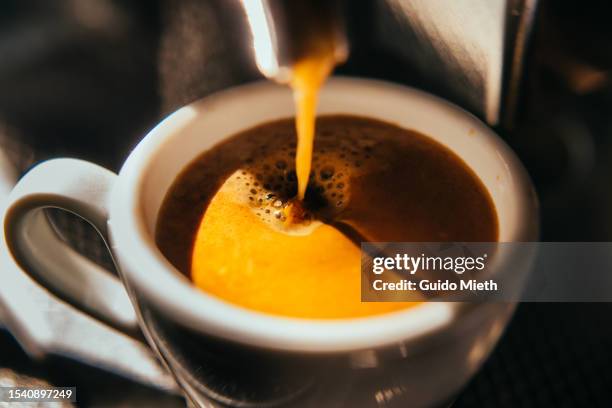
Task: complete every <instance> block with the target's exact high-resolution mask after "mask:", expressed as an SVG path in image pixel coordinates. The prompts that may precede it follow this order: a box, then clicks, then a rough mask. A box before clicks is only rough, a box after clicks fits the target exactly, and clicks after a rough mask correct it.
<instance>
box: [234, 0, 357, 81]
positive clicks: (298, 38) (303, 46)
mask: <svg viewBox="0 0 612 408" xmlns="http://www.w3.org/2000/svg"><path fill="white" fill-rule="evenodd" d="M241 5H242V7H243V9H244V11H245V14H246V19H247V24H248V26H249V28H250V31H251V36H252V43H253V44H252V45H253V54H254V57H255V62H256V64H257V68H258V69H259V71H260V72H261V73H262V74H263V75H264V76H265V77H266V78H269V79H272V80H275V81H277V82H281V83H285V82H287V81H288V80H289V79H290V76H291V69H292V66H293V65H294V63H295V62H297V61H299V60H300V59H303V58H306V57H308V56H310V55H311V54H312V53H315V52H317V49H320V47H322V46H326V47H329V46H331V47H333V54H334V56H335V59H336V61H337V62H342V61H344V60H345V59H346V57H347V54H348V43H347V39H346V34H345V24H344V18H343V14H344V13H343V1H341V0H241Z"/></svg>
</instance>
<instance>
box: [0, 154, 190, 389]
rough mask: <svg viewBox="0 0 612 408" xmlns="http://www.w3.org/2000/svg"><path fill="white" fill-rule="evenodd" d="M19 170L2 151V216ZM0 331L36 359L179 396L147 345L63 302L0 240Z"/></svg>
mask: <svg viewBox="0 0 612 408" xmlns="http://www.w3.org/2000/svg"><path fill="white" fill-rule="evenodd" d="M16 180H17V170H16V169H15V168H14V167H13V166H12V164H11V161H10V160H9V159H8V158H7V155H6V154H5V153H4V151H2V150H1V148H0V214H2V213H4V208H5V203H4V200H5V198H6V196H7V195H8V193H9V192H10V190H11V188H12V186H13V185H14V183H15V182H16ZM0 282H1V284H0V328H2V327H3V326H4V327H5V328H6V329H7V330H8V331H9V332H10V333H11V334H12V335H13V336H14V337H15V339H16V340H17V342H18V343H19V344H20V345H21V347H22V348H23V349H24V350H25V352H26V353H27V354H28V355H30V356H31V357H32V358H35V359H38V360H41V359H44V358H45V357H46V356H50V355H57V356H62V357H66V358H70V359H74V360H76V361H79V362H81V363H84V364H87V365H91V366H94V367H97V368H100V369H103V370H106V371H109V372H111V373H113V374H116V375H119V376H123V377H124V378H128V379H131V380H133V381H137V382H139V383H142V384H144V385H147V386H151V387H154V388H157V389H160V390H162V391H165V392H170V393H179V390H178V387H177V385H176V383H175V381H174V379H173V377H172V376H171V375H170V374H169V373H168V372H167V371H166V370H165V369H164V368H163V367H162V366H161V365H160V363H159V362H158V361H157V359H156V357H155V355H154V353H153V352H152V351H151V349H149V348H148V346H147V345H145V344H144V343H142V342H140V341H138V340H136V339H133V338H131V337H129V336H127V335H125V334H122V333H120V332H118V331H116V330H115V329H112V328H110V327H108V326H106V325H104V324H102V323H100V322H99V321H97V320H95V319H94V318H92V317H90V316H88V315H86V314H84V313H82V312H80V311H78V310H76V309H75V308H73V307H72V306H70V305H68V304H66V303H64V302H62V301H60V300H58V299H57V298H55V297H54V296H52V295H51V294H50V293H49V292H48V291H46V290H45V289H44V288H43V287H41V286H40V285H38V284H37V283H36V282H34V281H33V280H32V279H31V278H30V277H29V276H28V275H27V274H26V273H25V272H23V271H22V270H21V269H20V268H19V266H18V265H16V264H15V263H14V261H13V260H12V258H11V257H10V255H9V254H8V252H7V250H6V243H5V241H4V235H3V234H2V237H1V239H0Z"/></svg>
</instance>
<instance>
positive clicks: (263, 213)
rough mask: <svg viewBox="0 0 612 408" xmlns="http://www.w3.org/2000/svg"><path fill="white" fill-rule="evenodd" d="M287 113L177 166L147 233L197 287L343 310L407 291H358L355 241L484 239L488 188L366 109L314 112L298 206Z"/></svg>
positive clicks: (266, 304) (250, 301)
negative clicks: (367, 298)
mask: <svg viewBox="0 0 612 408" xmlns="http://www.w3.org/2000/svg"><path fill="white" fill-rule="evenodd" d="M295 155H296V134H295V122H294V120H293V119H292V118H288V119H283V120H279V121H274V122H269V123H265V124H262V125H259V126H257V127H254V128H251V129H248V130H246V131H243V132H241V133H239V134H236V135H234V136H233V137H230V138H229V139H226V140H225V141H223V142H221V143H219V144H218V145H216V146H214V147H213V148H211V149H210V150H208V151H206V152H203V153H202V154H201V155H200V156H199V157H198V158H196V159H195V160H194V161H193V162H191V163H190V164H188V165H187V166H186V167H185V168H184V170H183V171H182V172H181V173H180V174H179V175H178V176H177V178H176V180H175V181H174V183H173V185H172V187H171V188H170V190H169V192H168V193H167V195H166V197H165V200H164V203H163V206H162V208H161V210H160V213H159V218H158V220H157V228H156V242H157V245H158V246H159V248H160V249H161V251H162V252H163V253H164V255H165V256H166V257H167V258H168V260H170V262H171V263H172V264H174V266H175V267H176V268H177V269H179V270H180V271H182V272H183V273H184V274H185V275H187V276H188V277H189V278H190V279H191V280H192V281H193V283H194V284H195V285H196V286H197V287H199V288H200V289H202V290H203V291H205V292H207V293H209V294H212V295H214V296H217V297H219V298H221V299H223V300H225V301H228V302H231V303H233V304H236V305H238V306H242V307H245V308H248V309H252V310H256V311H260V312H264V313H269V314H274V315H283V316H290V317H301V318H328V319H329V318H352V317H363V316H369V315H376V314H382V313H387V312H391V311H394V310H399V309H404V308H409V307H412V306H414V305H415V304H416V303H417V302H361V291H360V288H361V263H360V262H361V258H360V256H361V255H360V243H361V242H363V241H371V242H391V241H395V242H406V241H414V242H440V241H449V242H451V241H474V242H490V241H497V239H498V220H497V214H496V210H495V207H494V205H493V202H492V199H491V197H490V195H489V193H488V191H487V189H486V188H485V187H484V185H483V184H482V182H481V181H480V179H479V178H478V177H477V176H476V174H475V173H474V172H473V171H472V170H471V169H470V168H469V167H468V166H467V165H466V164H465V163H464V162H463V160H462V159H461V158H459V157H458V156H457V155H456V154H455V153H453V152H452V151H450V150H449V149H448V148H446V147H445V146H443V145H441V144H439V143H438V142H436V141H434V140H433V139H431V138H429V137H427V136H426V135H423V134H420V133H418V132H415V131H412V130H407V129H403V128H400V127H398V126H395V125H393V124H390V123H385V122H382V121H379V120H374V119H370V118H363V117H356V116H344V115H331V116H320V117H318V118H317V128H316V137H315V143H314V152H313V161H312V167H311V172H310V178H309V180H308V187H307V189H306V193H305V196H304V199H303V201H301V204H300V206H299V207H300V208H299V209H298V210H296V206H295V197H296V195H297V193H298V191H297V190H298V183H297V177H296V172H295V165H294V163H295Z"/></svg>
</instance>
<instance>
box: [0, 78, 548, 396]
mask: <svg viewBox="0 0 612 408" xmlns="http://www.w3.org/2000/svg"><path fill="white" fill-rule="evenodd" d="M318 112H319V114H348V115H356V116H362V117H368V118H373V119H379V120H383V121H386V122H389V123H393V124H396V125H398V126H400V127H402V128H406V129H413V130H416V131H418V132H420V133H422V134H424V135H427V136H428V137H430V138H432V139H433V140H435V141H437V142H439V143H441V144H442V145H444V146H446V147H448V148H449V149H450V150H452V151H453V152H454V153H456V154H457V155H458V156H459V157H460V158H462V159H463V160H464V161H465V163H466V164H467V165H468V166H469V167H470V168H471V169H472V170H473V171H474V173H475V174H476V175H477V176H478V177H479V178H480V180H481V181H482V183H483V184H484V186H485V187H486V189H487V190H488V192H489V193H490V195H491V198H492V201H493V203H494V206H495V210H496V212H497V216H498V221H499V241H500V242H523V241H535V240H537V234H538V227H537V226H538V214H537V200H536V197H535V194H534V192H533V188H532V185H531V183H530V181H529V178H528V176H527V173H526V171H525V169H524V168H523V166H522V165H521V163H520V162H519V160H518V159H517V157H516V156H515V155H514V153H513V152H512V151H511V150H510V149H509V148H508V146H507V145H506V144H505V143H504V142H503V141H502V139H501V138H500V137H498V136H497V135H496V134H495V133H494V132H493V131H492V130H491V129H490V128H488V127H487V126H486V125H484V124H483V123H482V122H481V121H479V120H478V119H477V118H475V117H474V116H472V115H470V114H469V113H467V112H465V111H464V110H462V109H460V108H458V107H456V106H455V105H452V104H451V103H449V102H447V101H445V100H442V99H439V98H437V97H435V96H432V95H430V94H427V93H424V92H421V91H418V90H415V89H412V88H407V87H403V86H399V85H394V84H390V83H385V82H380V81H374V80H365V79H353V78H332V79H331V80H330V81H328V83H327V84H326V85H325V87H324V88H323V89H322V92H321V95H320V102H319V108H318ZM293 115H294V105H293V100H292V95H291V92H290V90H289V89H288V88H286V87H282V86H279V85H275V84H272V83H255V84H250V85H245V86H240V87H236V88H233V89H230V90H227V91H223V92H220V93H218V94H215V95H212V96H209V97H206V98H204V99H202V100H199V101H197V102H194V103H192V104H190V105H188V106H185V107H183V108H181V109H179V110H178V111H176V112H175V113H173V114H171V115H170V116H168V117H167V118H166V119H164V120H163V121H162V122H161V123H160V124H159V125H157V126H156V127H155V128H154V129H153V130H152V131H151V132H150V133H149V134H148V135H147V136H146V137H145V138H144V139H143V140H142V141H141V142H140V143H139V144H138V146H137V147H136V148H135V149H134V150H133V151H132V153H131V154H130V156H129V157H128V159H127V161H126V162H125V164H124V165H123V167H122V169H121V171H120V172H119V174H118V175H117V174H114V173H112V172H110V171H108V170H106V169H103V168H101V167H99V166H97V165H95V164H92V163H88V162H84V161H80V160H74V159H55V160H49V161H46V162H42V163H40V164H39V165H37V166H36V167H34V168H32V169H31V170H30V171H29V172H28V173H27V174H26V175H25V176H23V178H22V179H21V180H20V181H19V183H18V184H17V186H16V187H15V188H14V190H13V191H12V193H11V195H10V197H9V200H8V203H7V210H6V212H5V215H4V220H3V226H4V239H5V240H6V244H7V247H8V248H9V251H10V255H11V256H12V257H13V259H14V261H15V262H17V263H18V264H19V265H20V266H21V267H22V268H23V269H25V270H26V271H27V272H28V273H29V274H30V275H31V276H33V277H34V278H36V279H37V280H38V281H39V282H41V283H42V284H44V285H45V286H47V287H48V288H49V289H51V290H52V291H53V292H54V293H56V294H57V295H58V296H60V297H62V298H64V299H66V300H69V301H70V302H71V303H73V304H74V305H76V306H78V307H80V308H82V309H83V310H85V311H87V312H89V313H90V314H92V315H94V316H97V317H98V318H100V319H102V320H104V321H105V322H107V323H109V324H111V325H114V326H115V327H119V328H129V327H130V325H131V324H132V323H133V321H134V310H133V309H131V306H130V307H127V308H126V299H127V297H126V294H125V291H124V289H125V288H127V290H128V293H129V294H130V299H131V300H132V303H133V307H134V308H135V309H136V310H137V312H138V313H137V314H136V315H137V316H138V322H139V323H140V325H141V327H142V328H143V330H144V331H145V334H146V335H147V336H146V337H147V340H148V341H149V342H150V344H151V346H152V347H153V349H154V350H156V351H158V352H159V354H160V357H161V358H162V359H163V360H164V361H165V362H166V363H167V365H168V368H169V369H170V370H171V371H172V373H173V374H174V375H175V376H176V378H177V382H178V383H179V385H181V386H183V388H184V390H185V392H186V394H187V395H188V396H189V397H190V398H191V400H192V402H193V401H195V403H199V404H204V403H211V404H214V403H219V404H225V405H226V406H227V405H229V406H244V407H246V406H272V405H279V404H280V405H282V404H286V405H288V406H312V407H328V406H330V407H334V406H346V407H361V406H364V407H368V406H381V405H382V406H395V405H394V404H396V403H397V404H398V405H399V406H414V407H426V406H438V405H441V404H445V403H448V402H449V401H451V400H452V398H453V396H454V395H456V393H457V392H458V391H459V390H460V389H461V387H462V386H463V385H464V384H466V383H467V381H468V380H469V379H470V378H471V376H472V375H473V374H474V373H475V372H476V370H477V369H478V368H479V366H480V365H481V364H482V362H483V361H484V360H485V358H486V357H487V355H488V354H489V352H490V351H491V349H492V348H493V346H494V345H495V343H496V341H497V340H498V338H499V336H500V335H501V333H502V331H503V329H504V327H505V326H506V324H507V322H508V319H509V317H510V316H511V314H512V311H513V309H514V305H513V304H508V303H480V304H471V305H466V304H463V303H443V302H430V303H422V304H420V305H419V306H416V307H414V308H410V309H406V310H401V311H397V312H393V313H388V314H385V315H377V316H371V317H364V318H354V319H339V320H315V319H302V318H289V317H280V316H273V315H268V314H264V313H260V312H257V311H253V310H249V309H245V308H242V307H239V306H236V305H234V304H230V303H228V302H225V301H223V300H222V299H219V298H217V297H214V296H211V295H209V294H207V293H205V292H203V291H201V290H199V289H197V288H196V287H195V286H194V285H193V284H192V283H191V282H190V281H189V280H188V279H187V278H186V277H185V275H184V274H182V273H180V272H179V271H178V270H176V269H175V268H174V267H173V266H172V265H171V264H170V262H169V261H168V260H167V259H166V258H165V257H164V255H163V254H162V253H161V252H160V250H159V249H158V247H157V246H156V244H155V239H154V236H155V228H156V221H157V217H158V214H159V211H160V206H161V205H162V202H163V200H164V197H165V195H166V193H167V192H168V190H169V188H170V186H171V185H172V183H173V181H174V180H175V179H176V177H177V175H178V174H179V173H180V172H181V170H182V169H184V168H185V167H186V166H187V165H188V164H189V163H190V162H191V161H192V160H194V159H195V158H196V157H198V156H199V155H200V154H201V153H202V152H204V151H206V150H207V149H210V148H211V147H212V146H214V145H216V144H217V143H220V142H222V141H224V140H226V139H227V138H229V137H231V136H232V135H234V134H236V133H239V132H242V131H244V130H246V129H249V128H252V127H254V126H257V125H261V124H263V123H266V122H269V121H273V120H276V119H281V118H287V117H292V116H293ZM432 182H435V181H432ZM45 207H59V208H62V209H65V210H67V211H70V212H73V213H76V214H78V215H80V216H81V217H83V218H84V219H86V220H87V221H89V222H90V223H91V224H92V225H93V226H94V227H95V228H97V230H98V231H99V232H100V234H101V235H102V236H103V237H104V239H105V241H106V242H107V244H108V247H109V250H110V252H111V255H112V257H113V259H114V261H115V263H116V266H117V269H118V271H119V275H120V277H121V282H120V281H119V280H118V279H116V278H115V277H113V276H111V275H110V274H107V273H104V272H102V271H100V269H99V268H97V267H94V266H93V265H92V264H91V262H88V261H85V260H84V259H83V258H82V257H81V256H80V255H78V254H77V253H76V252H74V251H69V250H65V249H62V248H63V247H60V246H58V245H57V244H56V243H55V242H56V241H57V237H56V233H55V231H54V230H53V229H52V228H51V227H50V226H49V224H48V221H47V219H46V218H45V216H44V214H43V212H42V211H41V210H42V209H44V208H45ZM123 285H125V288H124V286H123ZM160 327H162V329H159V328H160ZM155 328H157V329H155ZM159 333H162V334H159ZM170 343H171V344H170ZM169 344H170V345H169ZM206 351H210V352H209V353H208V354H207V353H206ZM172 353H175V354H176V355H180V358H174V357H173V356H172V355H170V354H172ZM207 356H208V357H207ZM211 356H212V357H211ZM191 359H193V360H194V362H191V361H188V360H191ZM270 361H274V362H275V363H274V364H272V365H270V364H269V362H270ZM207 364H210V367H212V368H210V367H209V371H211V373H209V374H208V375H209V376H208V377H206V376H202V374H201V372H202V370H201V368H202V367H204V371H206V368H207ZM190 367H192V368H193V370H192V369H190ZM197 367H200V369H198V368H197ZM236 367H238V368H236ZM258 367H259V368H258ZM264 367H265V368H264ZM279 367H282V368H279ZM214 370H217V372H219V373H221V372H224V373H226V372H229V373H231V372H232V370H238V371H240V370H243V371H244V372H242V371H240V373H238V371H236V374H237V375H236V376H235V377H236V378H238V377H240V378H247V380H244V381H243V382H249V381H250V380H248V378H251V377H248V375H252V378H256V379H257V380H258V381H259V382H258V383H257V384H260V385H258V387H259V388H257V387H254V386H253V384H241V383H240V381H239V380H236V379H235V378H233V377H232V375H231V374H224V375H227V380H226V381H229V382H232V381H236V382H235V383H232V387H223V386H221V387H215V386H214V385H211V384H210V383H208V384H207V381H208V380H207V378H208V379H209V378H211V376H212V377H215V372H214ZM275 370H276V371H275ZM251 371H253V373H251ZM198 373H200V374H198ZM278 373H289V374H287V376H288V377H287V378H291V380H290V382H291V384H290V385H286V384H276V383H275V381H279V382H280V383H282V382H283V381H284V380H282V379H280V378H284V377H283V376H282V375H280V374H278ZM238 374H239V375H238ZM219 375H221V374H219ZM283 375H284V374H283ZM274 376H277V377H274ZM275 378H279V379H278V380H275ZM264 380H266V381H267V382H266V381H264ZM215 381H218V378H216V380H215ZM240 387H243V388H244V389H245V390H246V391H244V392H243V391H241V388H240ZM249 387H251V388H249ZM266 387H270V390H264V389H263V388H266ZM274 387H277V388H278V389H280V391H278V389H277V390H276V391H273V390H271V389H272V388H274ZM228 390H229V391H228ZM231 390H233V391H231ZM283 392H285V394H283ZM232 393H233V395H231V394H232ZM249 398H251V400H249ZM266 398H268V399H266ZM385 404H387V405H385Z"/></svg>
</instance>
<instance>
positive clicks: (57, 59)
mask: <svg viewBox="0 0 612 408" xmlns="http://www.w3.org/2000/svg"><path fill="white" fill-rule="evenodd" d="M217 3H218V2H217ZM217 3H215V2H204V1H203V0H180V1H178V0H176V1H159V2H137V1H133V2H132V1H112V0H96V1H81V0H57V1H47V0H38V1H36V0H29V1H19V0H4V1H2V2H0V133H1V135H0V142H2V143H4V144H8V145H11V146H15V144H18V145H19V146H20V148H19V149H17V150H18V151H21V152H28V154H26V155H25V156H23V155H22V156H19V157H18V156H17V155H15V156H14V157H12V159H13V160H15V162H16V163H18V164H19V166H20V167H21V168H22V170H25V169H26V168H27V167H28V166H29V165H31V164H32V163H33V162H34V161H37V160H42V159H45V158H49V157H58V156H73V157H80V158H84V159H88V160H92V161H94V162H97V163H99V164H102V165H104V166H106V167H109V168H111V169H113V170H115V171H116V170H118V168H119V166H120V164H121V163H122V162H123V160H124V159H125V157H127V155H128V153H129V151H130V148H131V147H132V146H134V145H135V143H137V141H138V140H139V139H140V138H141V137H142V136H143V135H144V134H145V133H146V131H147V130H148V129H150V128H151V127H152V126H153V125H154V124H155V123H156V122H158V121H159V119H160V117H162V116H163V115H164V114H166V113H168V112H170V111H172V110H174V109H175V108H176V107H178V106H180V105H183V104H185V103H187V102H189V101H191V100H194V99H196V98H198V97H201V96H203V95H206V94H208V93H211V92H213V91H215V90H218V89H222V88H224V87H227V86H230V85H234V84H239V83H243V82H246V81H249V80H253V79H257V78H258V77H257V75H256V73H255V72H254V69H253V67H252V64H251V63H250V62H249V61H246V60H243V59H241V57H240V54H239V53H236V52H235V50H236V47H238V46H239V43H240V35H241V33H240V32H238V30H232V28H231V27H228V26H227V22H226V21H224V19H223V18H221V17H219V16H222V15H223V14H224V13H227V12H228V10H227V9H228V8H231V6H228V4H227V3H226V4H224V5H223V6H220V5H219V4H217ZM366 3H367V2H363V4H364V5H360V6H357V7H355V8H354V12H353V13H354V14H353V15H351V16H350V17H351V20H350V21H352V22H353V23H352V24H353V25H352V29H353V30H355V29H356V28H355V27H359V28H358V29H357V30H359V32H358V33H356V34H357V37H358V38H359V41H358V42H357V43H355V44H352V54H351V57H350V59H349V61H348V62H347V64H345V65H344V66H342V67H340V68H339V69H338V72H339V73H342V74H350V75H357V76H367V77H375V78H383V79H387V80H391V81H395V82H399V83H404V84H412V85H417V86H418V85H419V84H414V83H413V81H412V77H411V75H410V69H409V67H405V66H403V65H402V62H401V61H399V60H398V59H397V58H396V57H395V56H394V55H391V54H388V53H385V52H384V51H383V50H381V49H380V47H378V45H377V44H376V43H374V42H373V41H372V40H371V39H370V38H369V36H368V24H369V19H368V14H367V12H368V8H367V7H368V6H367V4H366ZM230 12H231V10H230ZM610 15H612V14H610V7H609V6H608V5H607V3H606V2H603V1H602V2H594V1H593V2H580V3H578V2H574V1H565V0H549V1H542V2H541V7H540V10H539V13H538V18H537V20H536V25H535V30H534V35H533V38H532V41H531V46H530V50H529V53H528V60H527V64H526V70H525V77H524V81H523V83H522V87H521V98H520V103H519V105H518V116H517V120H516V122H515V123H514V125H513V126H512V127H511V128H510V127H508V128H499V129H496V130H497V131H498V132H499V133H500V134H501V135H502V136H503V137H504V138H505V139H506V140H507V142H508V143H509V144H510V145H511V146H512V147H513V148H514V149H515V150H516V151H517V153H518V155H519V156H520V158H521V159H522V160H523V162H524V163H525V164H526V167H527V168H528V170H529V172H530V175H531V176H532V178H533V180H534V183H535V185H536V189H537V192H538V195H539V198H540V201H541V230H542V237H541V238H542V240H543V241H610V240H611V237H612V183H611V182H610V180H611V179H612V177H611V176H612V115H611V114H610V113H611V112H612V86H611V82H610V69H611V68H612V47H611V46H610V41H611V40H612V25H611V24H610V21H609V19H610ZM22 147H23V149H22ZM611 312H612V306H611V305H610V304H521V305H520V306H519V307H518V310H517V312H516V315H515V316H514V318H513V320H512V322H511V324H510V325H509V327H508V329H507V331H506V333H505V335H504V337H503V338H502V340H501V341H500V343H499V345H498V347H497V348H496V350H495V351H494V353H493V355H492V356H491V358H490V359H489V360H488V361H487V363H486V364H485V365H484V368H483V369H482V370H481V371H480V373H479V374H478V375H477V376H476V377H475V378H474V379H473V380H472V382H471V383H470V384H469V385H468V386H467V388H466V389H465V390H464V391H463V392H462V393H461V395H460V396H459V398H458V400H457V402H456V404H455V405H454V406H455V407H481V406H492V407H517V406H520V407H529V406H534V407H548V406H554V407H576V406H611V405H612V374H611V370H610V367H612V324H611V319H612V318H611V317H610V316H611ZM2 367H4V368H8V369H10V370H13V371H14V372H16V373H23V374H30V375H33V376H34V377H39V378H43V379H47V380H49V381H50V382H51V383H55V384H57V385H64V384H67V383H69V384H71V385H76V386H77V388H78V389H79V397H80V402H81V404H82V405H84V406H87V405H90V404H93V403H94V402H95V403H100V400H101V399H102V401H106V403H107V404H108V405H115V404H119V403H120V402H123V403H124V404H127V405H126V406H130V405H136V404H139V405H140V404H142V403H145V402H144V401H147V402H146V404H147V405H149V404H151V406H153V405H152V402H153V401H154V402H156V403H157V404H159V405H163V404H164V403H167V404H170V405H172V404H174V403H176V402H177V400H175V399H172V398H171V397H163V396H161V395H160V394H158V393H157V392H156V391H154V390H149V389H147V388H146V387H142V386H139V385H136V384H132V383H130V382H128V381H126V380H123V379H120V378H116V377H113V376H112V375H110V374H106V373H104V372H102V371H98V370H96V369H92V368H89V367H83V366H80V365H79V364H78V363H75V362H70V361H64V360H52V361H49V362H47V363H44V364H41V363H36V364H35V363H33V362H31V361H30V360H29V359H28V358H27V357H26V356H25V355H24V354H23V353H22V352H21V351H20V349H19V347H18V346H17V344H16V343H15V342H14V341H13V340H12V338H11V336H10V335H9V334H8V333H6V332H1V331H0V368H2ZM94 385H95V386H94ZM96 387H97V388H96ZM105 390H106V391H108V390H112V392H113V394H112V395H109V394H108V393H107V392H105ZM103 405H106V404H103Z"/></svg>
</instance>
